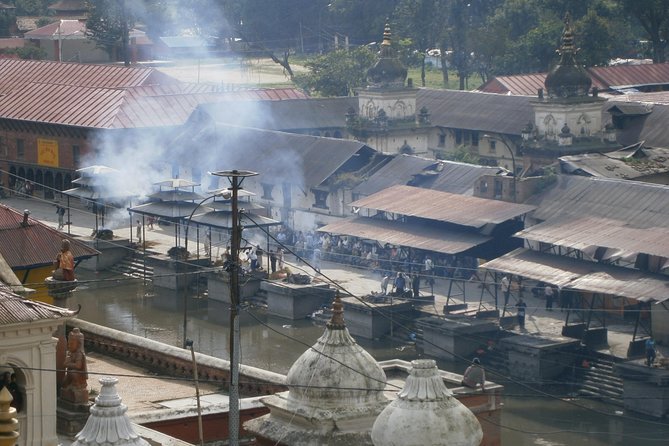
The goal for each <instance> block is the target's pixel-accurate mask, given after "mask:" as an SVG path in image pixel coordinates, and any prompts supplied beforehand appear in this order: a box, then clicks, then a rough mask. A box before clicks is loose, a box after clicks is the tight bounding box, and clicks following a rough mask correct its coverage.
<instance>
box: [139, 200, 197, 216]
mask: <svg viewBox="0 0 669 446" xmlns="http://www.w3.org/2000/svg"><path fill="white" fill-rule="evenodd" d="M197 208H198V204H197V203H191V202H189V201H155V202H151V203H145V204H140V205H139V206H133V207H131V208H129V209H128V210H129V211H130V212H134V213H137V214H143V215H152V216H154V217H161V218H169V219H179V218H186V217H188V216H189V215H190V214H191V213H192V212H193V211H194V210H195V209H197Z"/></svg>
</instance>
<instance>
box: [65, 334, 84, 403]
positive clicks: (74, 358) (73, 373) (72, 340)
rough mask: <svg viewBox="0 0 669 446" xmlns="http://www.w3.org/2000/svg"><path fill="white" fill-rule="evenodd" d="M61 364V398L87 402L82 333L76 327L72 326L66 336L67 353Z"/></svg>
mask: <svg viewBox="0 0 669 446" xmlns="http://www.w3.org/2000/svg"><path fill="white" fill-rule="evenodd" d="M63 365H64V367H65V377H64V378H63V382H62V384H61V388H60V396H61V398H62V399H63V400H65V401H69V402H71V403H74V404H88V384H87V381H88V370H87V368H86V354H85V353H84V335H83V333H81V331H80V330H79V329H78V328H73V329H72V331H71V332H70V335H69V336H68V338H67V354H66V356H65V362H64V364H63Z"/></svg>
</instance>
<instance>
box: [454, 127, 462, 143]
mask: <svg viewBox="0 0 669 446" xmlns="http://www.w3.org/2000/svg"><path fill="white" fill-rule="evenodd" d="M455 145H456V146H461V145H462V130H460V129H455Z"/></svg>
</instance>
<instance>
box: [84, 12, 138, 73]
mask: <svg viewBox="0 0 669 446" xmlns="http://www.w3.org/2000/svg"><path fill="white" fill-rule="evenodd" d="M129 4H131V3H130V2H128V1H127V0H88V1H87V5H88V11H89V17H88V20H87V21H86V28H87V31H86V33H87V35H88V36H89V37H91V38H92V39H93V40H94V41H95V42H96V45H97V46H98V47H99V48H102V49H104V50H105V51H106V52H107V54H109V56H110V57H113V56H114V53H115V51H116V49H117V48H119V47H120V48H121V55H122V57H123V58H124V61H125V64H126V65H129V63H130V61H129V54H128V51H127V49H128V31H129V30H130V29H132V27H133V26H134V25H135V16H134V15H133V13H132V10H131V9H130V8H129V7H128V5H129Z"/></svg>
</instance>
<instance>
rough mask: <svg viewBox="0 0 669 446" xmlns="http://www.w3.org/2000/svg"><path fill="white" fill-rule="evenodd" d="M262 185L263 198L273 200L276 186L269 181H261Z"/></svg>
mask: <svg viewBox="0 0 669 446" xmlns="http://www.w3.org/2000/svg"><path fill="white" fill-rule="evenodd" d="M260 185H261V186H262V198H264V199H265V200H273V198H272V189H273V188H274V186H273V185H271V184H267V183H260Z"/></svg>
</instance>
